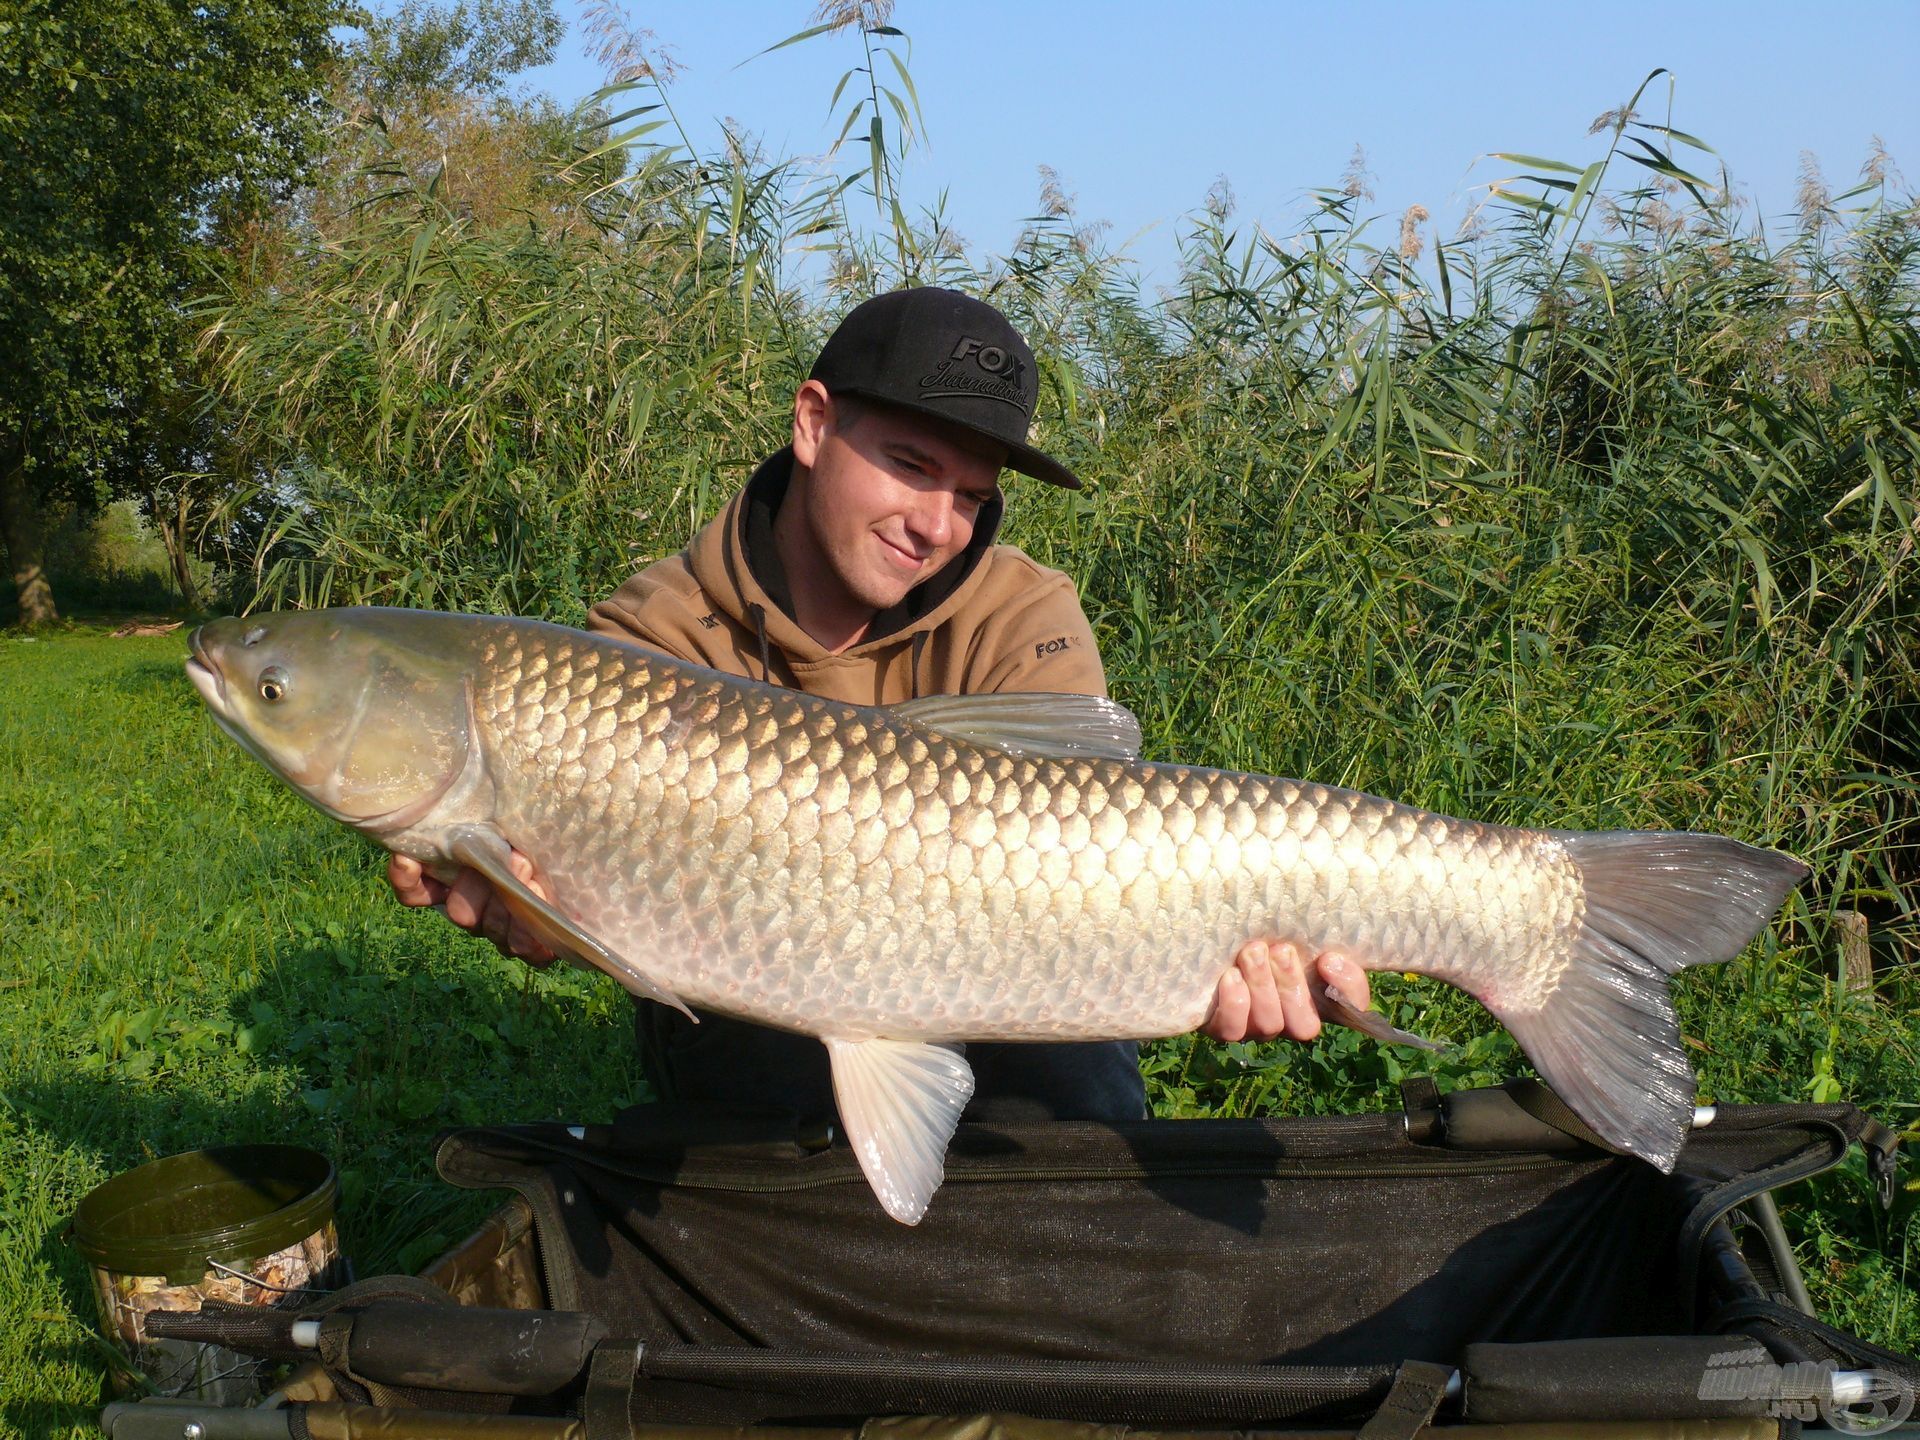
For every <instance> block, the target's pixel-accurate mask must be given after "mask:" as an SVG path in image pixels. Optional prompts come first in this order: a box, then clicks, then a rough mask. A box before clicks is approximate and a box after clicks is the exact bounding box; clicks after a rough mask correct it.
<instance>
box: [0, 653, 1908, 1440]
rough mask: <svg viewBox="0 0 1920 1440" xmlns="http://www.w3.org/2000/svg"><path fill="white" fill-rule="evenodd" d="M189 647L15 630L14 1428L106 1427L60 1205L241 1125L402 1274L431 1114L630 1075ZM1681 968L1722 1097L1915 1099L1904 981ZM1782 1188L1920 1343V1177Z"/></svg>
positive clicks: (1340, 1102)
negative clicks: (257, 759)
mask: <svg viewBox="0 0 1920 1440" xmlns="http://www.w3.org/2000/svg"><path fill="white" fill-rule="evenodd" d="M183 654H184V641H183V636H182V635H181V634H175V635H172V636H168V637H165V638H160V639H144V640H143V639H118V640H117V639H112V638H109V637H108V636H107V635H106V634H105V633H104V632H102V631H99V630H90V629H86V628H80V629H77V630H73V631H69V632H65V633H60V634H57V635H54V636H52V637H50V638H46V639H38V640H28V639H24V638H20V637H14V636H7V635H4V634H0V694H4V695H5V697H6V704H5V706H4V708H0V1432H4V1433H9V1434H21V1435H31V1436H40V1435H65V1434H69V1433H83V1432H84V1430H85V1428H86V1427H87V1426H88V1424H89V1423H90V1422H91V1419H92V1417H93V1413H94V1411H95V1409H96V1408H97V1406H98V1404H99V1399H100V1386H101V1381H102V1377H103V1375H104V1373H105V1364H104V1361H103V1358H102V1355H101V1351H100V1346H99V1343H98V1342H97V1341H96V1340H95V1339H94V1336H93V1330H92V1327H93V1314H92V1300H91V1296H90V1293H89V1291H88V1289H87V1273H86V1267H85V1266H84V1265H83V1264H82V1263H81V1261H80V1260H79V1259H78V1257H77V1256H75V1255H74V1254H73V1253H72V1252H71V1250H70V1249H69V1248H68V1246H67V1245H66V1244H65V1243H64V1242H63V1240H62V1239H61V1235H60V1232H61V1228H62V1226H63V1225H64V1224H65V1222H66V1220H67V1218H68V1216H69V1215H70V1214H71V1213H72V1210H73V1208H74V1206H75V1204H76V1203H77V1202H78V1201H79V1199H80V1198H81V1197H82V1196H83V1195H84V1194H85V1193H86V1192H87V1190H88V1189H89V1188H91V1187H92V1186H93V1185H95V1184H97V1183H98V1182H100V1181H101V1180H104V1179H106V1178H107V1177H108V1176H110V1175H112V1174H114V1173H116V1172H118V1171H120V1170H122V1169H125V1168H127V1167H129V1166H131V1165H134V1164H137V1163H139V1162H141V1161H143V1160H146V1159H149V1158H152V1157H154V1156H159V1155H165V1154H169V1153H172V1152H174V1151H178V1150H182V1149H188V1148H192V1147H195V1146H201V1145H208V1144H214V1143H220V1142H230V1141H240V1140H287V1141H296V1142H300V1143H304V1144H308V1145H313V1146H317V1147H318V1148H320V1149H322V1150H324V1151H326V1152H327V1153H328V1154H329V1155H331V1156H332V1157H333V1158H334V1159H335V1161H336V1163H337V1164H338V1165H339V1167H340V1169H341V1173H342V1180H343V1194H342V1212H341V1213H342V1227H343V1232H344V1238H345V1241H346V1244H347V1246H348V1248H349V1250H350V1251H351V1252H352V1253H353V1254H354V1256H355V1257H356V1259H357V1262H358V1265H359V1270H360V1273H361V1274H362V1275H371V1274H376V1273H380V1272H382V1271H388V1270H393V1269H396V1268H399V1269H408V1268H413V1267H417V1266H418V1265H420V1264H421V1263H423V1262H424V1261H426V1260H427V1259H429V1258H430V1257H431V1256H432V1255H433V1254H435V1253H436V1252H438V1251H439V1250H440V1249H442V1248H443V1247H444V1246H445V1245H446V1244H448V1243H449V1242H451V1241H452V1240H454V1239H456V1238H458V1237H459V1236H460V1235H461V1234H462V1233H463V1231H464V1230H465V1229H466V1228H467V1227H468V1226H470V1225H471V1224H472V1223H473V1222H474V1221H475V1220H477V1218H478V1217H479V1216H480V1215H481V1214H483V1213H484V1212H485V1211H486V1209H487V1208H488V1207H489V1205H490V1203H491V1200H490V1198H489V1197H484V1196H474V1195H467V1194H464V1193H460V1192H454V1191H451V1190H449V1189H447V1188H446V1187H444V1186H442V1185H441V1184H439V1182H437V1181H436V1180H435V1179H433V1178H432V1176H431V1172H430V1168H429V1163H428V1159H427V1153H426V1147H425V1141H426V1139H427V1137H428V1136H430V1135H431V1134H432V1133H433V1132H434V1131H435V1130H437V1129H439V1128H440V1127H442V1126H445V1125H448V1124H453V1123H460V1122H473V1121H507V1120H527V1119H536V1118H550V1117H557V1116H565V1117H568V1118H582V1119H586V1118H596V1117H603V1116H605V1115H607V1114H609V1113H610V1112H611V1111H613V1110H614V1109H616V1108H617V1107H618V1106H619V1105H621V1104H622V1103H625V1102H626V1101H628V1100H630V1099H632V1098H635V1097H636V1095H637V1094H638V1091H639V1088H640V1082H639V1078H638V1067H637V1063H636V1060H635V1057H634V1053H633V1046H632V1042H631V1038H630V1034H631V1032H630V1028H629V1022H628V1015H629V1007H628V1004H627V1001H626V999H625V997H624V996H623V995H622V994H621V993H620V992H618V991H617V990H616V989H615V988H614V987H613V986H612V985H611V984H609V983H607V982H605V981H603V980H600V979H598V978H596V977H590V976H587V975H584V974H581V973H579V972H575V971H570V970H564V969H556V970H555V971H552V972H548V973H536V972H534V971H532V970H530V969H528V968H527V967H525V966H522V965H520V964H518V963H517V962H510V961H506V960H503V959H501V958H500V957H498V956H497V955H495V954H494V952H493V951H492V950H491V949H490V948H489V947H487V946H485V945H483V944H480V943H478V942H475V941H471V940H469V939H467V938H466V937H464V936H461V935H459V934H457V933H456V932H455V931H454V930H453V929H452V928H451V927H450V926H448V925H447V924H446V923H445V922H444V921H442V920H441V919H440V918H439V917H438V916H436V915H433V914H430V913H429V914H415V913H411V912H407V911H405V910H403V909H401V908H400V907H398V906H397V905H395V904H394V903H393V901H392V900H391V898H390V896H389V894H388V892H387V890H386V887H385V884H384V881H383V880H382V878H381V871H382V868H383V865H382V856H381V855H380V854H378V853H376V852H375V851H374V850H373V849H372V848H371V847H369V846H367V845H366V844H364V843H363V842H362V841H360V840H359V839H357V838H356V837H354V836H352V835H350V834H349V833H348V832H346V831H345V830H343V829H341V828H340V827H338V826H336V825H334V824H332V823H331V822H329V821H326V820H324V819H322V818H321V817H320V816H319V815H317V814H315V813H314V812H312V811H311V810H309V809H307V808H306V807H305V806H304V805H303V804H302V803H301V802H299V801H298V800H296V799H295V798H294V797H293V796H292V795H291V794H290V793H289V792H287V791H286V790H285V789H284V788H282V787H281V786H280V785H279V784H278V783H277V782H275V781H273V780H272V779H270V778H269V777H268V775H267V774H266V773H265V772H264V771H263V770H262V769H261V768H260V767H259V766H258V765H256V764H255V763H254V762H253V761H251V760H249V759H247V758H246V757H245V756H243V755H242V754H241V753H240V752H239V750H238V749H237V748H235V747H234V746H233V745H232V744H231V743H230V742H228V741H227V740H226V739H225V737H223V736H222V735H220V734H219V733H218V732H217V731H216V730H215V728H214V726H213V725H212V723H211V722H210V721H209V720H208V719H207V718H206V716H205V714H204V712H203V709H202V707H201V705H200V703H199V701H198V699H197V698H196V697H195V695H194V694H193V691H192V689H191V687H190V686H189V685H188V684H187V683H186V681H185V680H184V678H183V677H182V675H181V671H180V662H181V659H182V657H183ZM1194 758H1202V757H1194ZM1902 983H1903V984H1904V983H1905V982H1902ZM1381 988H1382V990H1383V991H1384V992H1387V999H1388V1002H1389V1003H1390V1004H1391V1003H1394V1002H1395V1000H1396V999H1397V1001H1398V1003H1399V1004H1400V1005H1401V1006H1402V1012H1401V1015H1400V1018H1401V1021H1402V1023H1409V1022H1411V1021H1412V1020H1413V1019H1414V1015H1413V1012H1414V1011H1415V1010H1416V1009H1420V1008H1426V1007H1427V1006H1429V1004H1430V1005H1431V1008H1432V1009H1433V1010H1434V1011H1435V1012H1436V1016H1437V1018H1439V1019H1441V1020H1442V1021H1444V1022H1447V1023H1443V1024H1441V1025H1440V1026H1439V1027H1438V1028H1439V1030H1440V1033H1449V1028H1450V1026H1451V1025H1453V1024H1459V1025H1475V1024H1478V1025H1479V1027H1480V1028H1479V1029H1478V1031H1476V1032H1475V1033H1473V1034H1472V1035H1471V1036H1470V1037H1469V1038H1468V1043H1467V1044H1466V1045H1465V1046H1464V1047H1463V1048H1462V1050H1461V1051H1459V1052H1456V1054H1455V1056H1454V1057H1452V1058H1451V1059H1450V1060H1449V1061H1447V1062H1446V1063H1447V1065H1448V1066H1450V1067H1451V1068H1450V1069H1449V1070H1448V1071H1447V1072H1446V1080H1447V1083H1449V1084H1452V1083H1460V1082H1461V1081H1463V1080H1471V1079H1476V1078H1493V1077H1494V1076H1495V1075H1496V1074H1497V1073H1499V1072H1500V1071H1501V1069H1502V1067H1503V1066H1504V1065H1505V1064H1507V1063H1508V1062H1509V1061H1510V1059H1511V1054H1512V1052H1511V1049H1510V1047H1509V1046H1508V1045H1507V1043H1506V1042H1505V1041H1504V1037H1501V1036H1498V1035H1496V1034H1494V1033H1491V1032H1490V1031H1489V1030H1488V1029H1487V1028H1486V1027H1485V1025H1484V1023H1482V1022H1479V1021H1476V1020H1475V1019H1474V1018H1473V1011H1474V1007H1472V1006H1471V1005H1470V1004H1469V1003H1468V1002H1466V1001H1464V1000H1463V999H1461V1000H1455V999H1454V998H1453V997H1451V996H1448V997H1446V998H1444V999H1443V998H1441V997H1440V996H1439V994H1438V993H1437V987H1435V991H1433V992H1430V991H1429V990H1427V989H1426V988H1424V987H1423V986H1420V985H1414V986H1406V985H1402V984H1399V983H1398V982H1394V981H1391V980H1387V981H1385V982H1384V983H1383V985H1382V987H1381ZM1681 988H1682V995H1681V1000H1682V1013H1683V1016H1684V1018H1685V1023H1686V1026H1687V1029H1688V1032H1689V1035H1690V1036H1692V1037H1697V1038H1695V1040H1694V1045H1693V1050H1694V1054H1695V1058H1696V1061H1697V1063H1698V1064H1699V1066H1700V1069H1701V1072H1702V1083H1703V1086H1704V1087H1705V1088H1706V1090H1707V1091H1708V1093H1710V1094H1712V1095H1713V1096H1714V1097H1715V1098H1717V1099H1721V1100H1735V1099H1756V1100H1757V1099H1791V1098H1842V1097H1844V1098H1850V1099H1853V1100H1856V1101H1858V1102H1859V1103H1862V1104H1864V1105H1866V1106H1867V1107H1868V1108H1869V1109H1872V1110H1873V1111H1875V1113H1877V1114H1879V1115H1880V1116H1881V1117H1882V1118H1883V1119H1885V1120H1887V1121H1889V1122H1890V1123H1894V1124H1896V1125H1901V1126H1907V1125H1911V1124H1912V1123H1913V1121H1914V1118H1915V1115H1916V1113H1917V1109H1916V1106H1915V1104H1914V1103H1913V1102H1914V1101H1915V1100H1920V1084H1917V1083H1916V1077H1917V1076H1920V1058H1917V1057H1916V1052H1915V1040H1914V1024H1913V1022H1914V1013H1913V1008H1912V997H1911V995H1910V994H1909V993H1908V992H1907V991H1906V990H1904V989H1903V990H1901V991H1899V992H1898V993H1897V994H1895V995H1892V996H1889V997H1888V998H1887V999H1885V1000H1883V1002H1882V1003H1881V1004H1879V1005H1877V1006H1875V1005H1869V1004H1867V1003H1866V1002H1863V1001H1861V1000H1859V999H1857V998H1853V999H1850V998H1846V997H1843V996H1841V995H1839V994H1838V993H1836V988H1835V987H1834V985H1833V984H1832V983H1831V981H1830V980H1829V979H1827V978H1826V975H1825V973H1824V972H1823V970H1822V968H1821V966H1820V965H1818V964H1815V963H1814V962H1813V960H1812V958H1811V957H1806V956H1798V957H1796V956H1795V955H1793V954H1790V953H1788V952H1786V951H1784V950H1772V951H1769V952H1768V953H1767V954H1766V955H1765V957H1764V958H1759V959H1756V958H1754V957H1752V956H1749V957H1748V958H1746V959H1743V960H1741V961H1738V962H1736V963H1735V964H1734V965H1732V966H1728V967H1722V968H1721V969H1720V970H1718V971H1716V972H1712V973H1709V974H1707V975H1691V976H1688V977H1686V980H1685V981H1684V982H1683V985H1682V987H1681ZM1416 1028H1418V1027H1416ZM1454 1033H1456V1034H1458V1033H1459V1032H1458V1031H1455V1032H1454ZM1399 1053H1400V1057H1402V1058H1396V1056H1395V1055H1394V1054H1393V1053H1391V1052H1386V1051H1382V1050H1381V1049H1380V1048H1379V1047H1377V1046H1373V1045H1372V1044H1371V1043H1370V1042H1364V1041H1360V1040H1358V1039H1357V1038H1356V1037H1354V1036H1352V1035H1351V1034H1350V1033H1347V1032H1338V1031H1336V1032H1330V1033H1329V1035H1328V1037H1327V1038H1326V1039H1324V1040H1322V1041H1321V1042H1319V1043H1318V1044H1316V1045H1314V1046H1312V1047H1309V1048H1307V1049H1305V1050H1301V1049H1299V1048H1298V1047H1288V1046H1274V1047H1261V1048H1254V1047H1228V1048H1226V1049H1213V1048H1211V1047H1196V1046H1194V1045H1193V1044H1192V1042H1190V1041H1187V1040H1184V1039H1183V1040H1174V1041H1169V1042H1165V1043H1164V1044H1162V1045H1161V1046H1158V1047H1154V1048H1153V1049H1152V1050H1151V1051H1150V1053H1149V1065H1150V1067H1151V1069H1152V1071H1153V1093H1154V1095H1155V1099H1156V1103H1157V1104H1158V1105H1159V1107H1160V1108H1161V1109H1162V1110H1163V1111H1164V1112H1167V1113H1222V1112H1235V1111H1239V1112H1247V1111H1261V1110H1266V1109H1279V1110H1287V1109H1308V1108H1327V1107H1330V1106H1336V1105H1337V1106H1341V1107H1349V1108H1351V1107H1358V1106H1366V1105H1371V1106H1374V1107H1378V1106H1382V1105H1389V1104H1393V1103H1397V1101H1396V1099H1395V1097H1394V1095H1393V1093H1392V1085H1391V1082H1392V1081H1393V1080H1394V1079H1396V1078H1397V1077H1398V1074H1399V1067H1400V1065H1401V1064H1403V1063H1405V1064H1408V1065H1409V1066H1411V1065H1413V1064H1414V1061H1413V1060H1411V1059H1406V1058H1404V1057H1405V1056H1407V1055H1409V1054H1410V1052H1399ZM1782 1199H1783V1206H1784V1209H1785V1211H1786V1214H1787V1220H1788V1225H1789V1227H1790V1228H1791V1229H1792V1231H1793V1233H1794V1234H1795V1236H1796V1237H1797V1239H1798V1241H1799V1243H1800V1246H1801V1253H1802V1257H1803V1260H1804V1262H1805V1263H1806V1266H1807V1268H1808V1269H1809V1271H1810V1280H1811V1283H1812V1285H1813V1287H1814V1293H1815V1296H1816V1299H1818V1300H1819V1301H1820V1303H1821V1304H1822V1306H1823V1307H1824V1308H1825V1310H1826V1312H1827V1313H1828V1315H1829V1316H1830V1317H1831V1318H1834V1319H1836V1320H1837V1321H1839V1322H1840V1323H1843V1324H1846V1325H1848V1326H1850V1327H1852V1328H1855V1329H1857V1330H1859V1331H1860V1332H1861V1333H1863V1334H1866V1335H1868V1336H1869V1337H1870V1338H1873V1339H1876V1340H1879V1341H1882V1342H1884V1343H1889V1344H1893V1345H1895V1346H1898V1347H1900V1348H1903V1349H1907V1350H1913V1349H1915V1348H1920V1313H1917V1312H1920V1306H1917V1305H1916V1297H1915V1294H1914V1289H1913V1279H1912V1277H1913V1275H1914V1274H1915V1270H1914V1268H1913V1267H1912V1265H1911V1264H1910V1262H1920V1255H1913V1254H1910V1250H1911V1249H1912V1248H1913V1246H1914V1242H1915V1240H1916V1239H1917V1238H1920V1235H1916V1229H1917V1228H1920V1227H1916V1225H1915V1221H1914V1217H1915V1202H1916V1200H1917V1199H1920V1196H1916V1194H1915V1193H1914V1192H1912V1191H1911V1190H1909V1191H1907V1192H1905V1193H1903V1194H1902V1196H1901V1197H1900V1200H1899V1202H1898V1204H1897V1205H1896V1207H1895V1209H1894V1211H1893V1212H1892V1213H1891V1214H1890V1215H1889V1214H1884V1213H1882V1212H1880V1211H1878V1210H1877V1209H1875V1208H1874V1207H1873V1206H1872V1205H1871V1204H1870V1203H1869V1201H1868V1188H1867V1186H1866V1184H1865V1181H1864V1177H1863V1175H1862V1174H1861V1173H1860V1170H1859V1166H1858V1164H1857V1162H1856V1163H1854V1164H1853V1165H1852V1167H1851V1168H1850V1169H1849V1170H1847V1171H1843V1172H1841V1173H1840V1174H1838V1175H1835V1176H1831V1177H1825V1178H1823V1179H1822V1180H1820V1181H1818V1182H1815V1183H1814V1184H1812V1185H1809V1186H1803V1187H1799V1188H1798V1189H1795V1190H1792V1191H1789V1192H1786V1193H1785V1194H1784V1195H1783V1197H1782Z"/></svg>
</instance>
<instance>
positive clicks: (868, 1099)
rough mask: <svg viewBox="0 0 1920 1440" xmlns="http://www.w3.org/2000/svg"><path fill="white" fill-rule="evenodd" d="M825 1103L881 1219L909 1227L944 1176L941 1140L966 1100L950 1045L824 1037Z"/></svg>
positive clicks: (960, 1054) (961, 1060)
mask: <svg viewBox="0 0 1920 1440" xmlns="http://www.w3.org/2000/svg"><path fill="white" fill-rule="evenodd" d="M826 1043H827V1058H828V1059H829V1060H831V1061H832V1063H833V1099H834V1103H835V1105H836V1106H838V1108H839V1111H840V1123H841V1124H842V1125H844V1126H846V1128H847V1138H848V1139H849V1140H851V1141H852V1142H853V1151H854V1154H855V1155H857V1156H859V1158H860V1168H861V1169H862V1170H863V1171H865V1172H866V1176H867V1183H868V1184H870V1185H871V1186H873V1193H874V1194H875V1195H877V1196H879V1197H880V1204H881V1205H882V1206H883V1207H884V1208H885V1210H886V1212H887V1214H889V1215H891V1216H892V1217H893V1218H894V1219H896V1220H898V1221H900V1222H902V1223H903V1224H907V1225H917V1224H919V1223H920V1217H921V1216H922V1215H924V1214H926V1213H927V1202H928V1201H929V1200H931V1199H933V1192H934V1191H936V1190H938V1189H939V1188H940V1181H941V1180H942V1179H943V1178H944V1177H945V1175H946V1173H947V1142H948V1141H949V1140H951V1139H952V1138H953V1130H954V1127H955V1126H956V1125H958V1124H959V1123H960V1112H961V1111H962V1110H964V1109H966V1108H967V1101H968V1100H970V1099H972V1098H973V1070H972V1067H970V1066H969V1065H968V1064H967V1057H966V1052H965V1051H964V1050H963V1049H962V1048H961V1047H960V1046H958V1045H946V1044H930V1043H928V1042H926V1041H923V1040H828V1041H827V1042H826Z"/></svg>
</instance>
